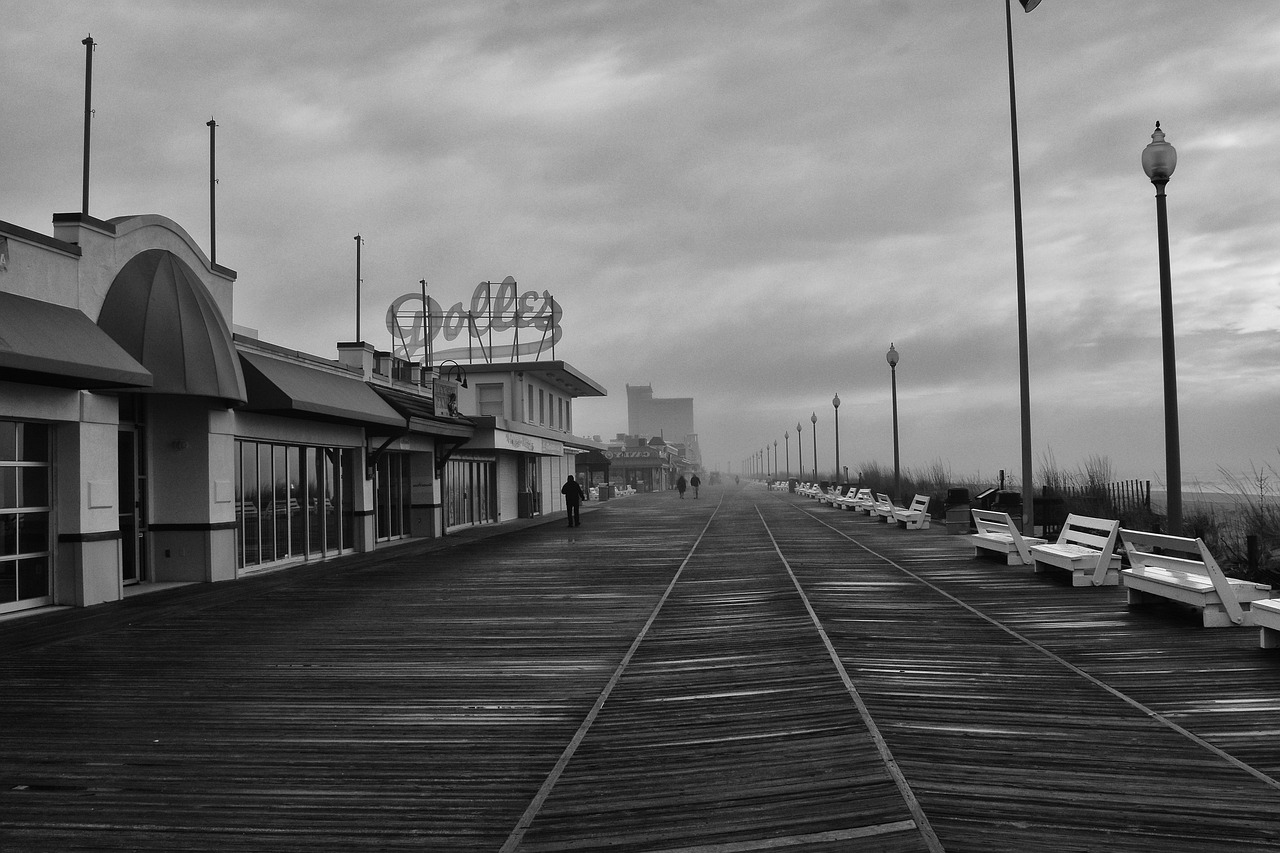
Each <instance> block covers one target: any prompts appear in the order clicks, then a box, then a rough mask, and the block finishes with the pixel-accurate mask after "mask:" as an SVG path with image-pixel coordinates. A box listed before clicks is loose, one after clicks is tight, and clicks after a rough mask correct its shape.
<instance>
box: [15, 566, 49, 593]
mask: <svg viewBox="0 0 1280 853" xmlns="http://www.w3.org/2000/svg"><path fill="white" fill-rule="evenodd" d="M48 594H49V558H48V557H32V558H31V559H27V560H19V561H18V598H20V599H21V598H39V597H40V596H44V595H48Z"/></svg>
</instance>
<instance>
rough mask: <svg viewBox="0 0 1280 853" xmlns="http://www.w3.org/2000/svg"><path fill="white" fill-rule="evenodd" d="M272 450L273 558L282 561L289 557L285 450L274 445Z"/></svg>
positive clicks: (282, 446) (287, 478) (287, 480)
mask: <svg viewBox="0 0 1280 853" xmlns="http://www.w3.org/2000/svg"><path fill="white" fill-rule="evenodd" d="M274 450H275V452H274V453H273V454H272V455H273V462H274V465H275V470H274V471H272V473H271V476H272V481H273V483H274V484H275V491H274V492H273V493H272V506H271V509H272V513H271V514H272V517H273V520H274V522H275V526H276V554H275V558H276V559H277V560H283V559H284V558H285V557H288V556H289V473H288V466H287V464H286V462H285V458H286V450H287V448H286V447H285V446H284V445H276V447H275V448H274Z"/></svg>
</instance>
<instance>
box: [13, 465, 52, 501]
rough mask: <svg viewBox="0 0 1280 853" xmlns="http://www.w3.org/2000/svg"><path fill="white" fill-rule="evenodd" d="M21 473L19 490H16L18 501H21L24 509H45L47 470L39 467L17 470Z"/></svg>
mask: <svg viewBox="0 0 1280 853" xmlns="http://www.w3.org/2000/svg"><path fill="white" fill-rule="evenodd" d="M18 470H19V471H21V472H22V473H21V475H20V479H21V488H20V489H19V490H18V500H20V501H22V505H23V506H25V507H45V506H48V505H49V469H48V468H46V467H44V466H41V467H39V468H19V469H18Z"/></svg>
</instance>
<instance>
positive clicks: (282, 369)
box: [240, 352, 408, 430]
mask: <svg viewBox="0 0 1280 853" xmlns="http://www.w3.org/2000/svg"><path fill="white" fill-rule="evenodd" d="M240 361H241V364H242V366H243V369H244V378H245V385H246V387H247V389H248V398H249V399H248V403H247V405H245V407H244V408H245V410H246V411H250V412H264V413H267V414H278V415H284V416H286V417H304V418H314V419H317V420H324V421H332V422H335V423H347V424H357V425H361V426H371V427H386V428H390V429H397V430H403V429H406V428H407V427H408V423H407V420H406V418H405V417H404V416H403V415H401V414H400V413H399V412H397V411H396V410H395V409H393V408H392V407H391V406H389V405H387V403H386V402H385V401H384V400H383V399H382V398H381V397H380V396H378V395H377V394H376V393H374V391H373V389H372V388H370V387H369V386H368V385H367V384H365V382H364V381H363V380H362V379H360V378H358V377H355V376H343V375H341V374H339V373H335V372H333V371H329V370H320V369H318V368H316V367H311V366H308V365H306V364H302V363H299V362H296V361H286V360H284V359H279V358H272V357H271V356H269V355H264V354H262V353H256V352H241V353H240Z"/></svg>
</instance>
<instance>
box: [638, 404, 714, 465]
mask: <svg viewBox="0 0 1280 853" xmlns="http://www.w3.org/2000/svg"><path fill="white" fill-rule="evenodd" d="M627 434H628V435H630V436H657V437H660V438H662V439H663V440H665V441H667V442H670V443H671V444H674V445H680V446H681V454H682V456H683V457H684V458H685V459H686V460H687V461H688V464H690V465H691V466H692V467H695V468H700V467H701V466H702V453H701V451H700V450H699V449H698V434H697V430H696V429H695V428H694V426H693V398H692V397H668V398H661V397H654V396H653V386H652V385H628V386H627Z"/></svg>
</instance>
